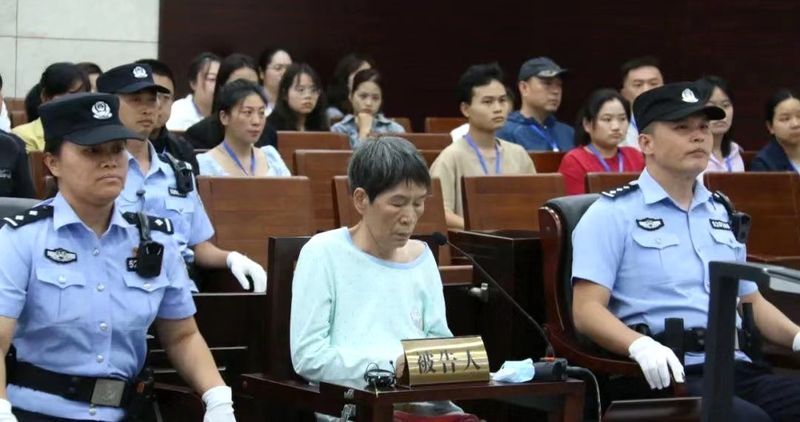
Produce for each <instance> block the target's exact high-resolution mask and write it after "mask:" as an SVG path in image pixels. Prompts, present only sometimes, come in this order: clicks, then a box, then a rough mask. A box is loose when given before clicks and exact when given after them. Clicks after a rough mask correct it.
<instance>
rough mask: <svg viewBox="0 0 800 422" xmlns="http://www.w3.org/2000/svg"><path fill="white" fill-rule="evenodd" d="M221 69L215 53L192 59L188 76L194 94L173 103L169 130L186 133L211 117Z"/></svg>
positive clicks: (202, 54) (199, 55)
mask: <svg viewBox="0 0 800 422" xmlns="http://www.w3.org/2000/svg"><path fill="white" fill-rule="evenodd" d="M219 67H220V58H219V56H217V55H216V54H214V53H209V52H204V53H200V54H198V55H197V56H196V57H195V58H194V59H192V62H191V63H190V64H189V72H188V73H187V75H186V78H187V79H188V80H189V88H190V89H191V90H192V93H191V94H189V95H187V96H186V97H184V98H181V99H179V100H177V101H175V102H174V103H172V111H171V113H170V118H169V120H168V121H167V129H168V130H173V131H185V130H186V129H188V128H189V127H190V126H192V125H193V124H195V123H197V122H199V121H200V120H203V118H204V117H208V116H210V115H211V108H212V105H213V104H212V103H213V101H214V86H215V84H216V82H217V72H218V71H219ZM173 95H174V93H173Z"/></svg>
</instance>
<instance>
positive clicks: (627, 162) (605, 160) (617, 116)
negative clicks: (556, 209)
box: [558, 89, 644, 195]
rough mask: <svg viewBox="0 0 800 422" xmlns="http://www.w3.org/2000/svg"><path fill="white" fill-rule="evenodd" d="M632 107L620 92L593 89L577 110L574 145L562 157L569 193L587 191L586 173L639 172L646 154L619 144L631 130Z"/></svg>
mask: <svg viewBox="0 0 800 422" xmlns="http://www.w3.org/2000/svg"><path fill="white" fill-rule="evenodd" d="M629 120H630V106H629V105H628V101H626V100H625V98H623V97H622V96H621V95H620V94H619V93H618V92H617V91H615V90H613V89H599V90H597V91H595V92H593V93H592V94H591V95H590V96H589V99H588V100H587V101H586V104H585V105H584V106H583V108H581V110H580V111H579V112H578V118H577V119H576V121H575V144H576V145H581V147H580V148H575V149H573V150H572V151H570V152H568V153H567V155H565V156H564V158H563V159H562V160H561V166H560V167H559V168H558V172H559V173H561V174H562V175H564V184H565V185H566V190H567V194H569V195H576V194H579V193H585V191H586V189H585V179H586V174H587V173H592V172H607V173H610V172H613V171H616V172H619V173H622V172H626V171H627V172H640V171H642V169H644V157H643V156H642V153H641V152H640V151H639V150H638V149H636V148H631V147H626V146H620V143H621V142H622V140H623V138H624V137H625V133H626V131H627V130H628V121H629Z"/></svg>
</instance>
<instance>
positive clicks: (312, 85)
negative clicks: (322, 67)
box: [267, 63, 329, 132]
mask: <svg viewBox="0 0 800 422" xmlns="http://www.w3.org/2000/svg"><path fill="white" fill-rule="evenodd" d="M320 87H321V84H320V80H319V75H317V72H315V71H314V69H312V68H311V66H309V65H307V64H305V63H294V64H292V65H291V66H289V68H288V69H286V73H285V74H284V75H283V78H281V84H280V87H279V89H278V102H277V103H276V104H275V109H274V110H272V113H271V114H270V115H269V117H268V118H267V123H268V125H270V126H272V128H274V129H275V130H288V131H298V132H304V131H317V132H322V131H327V130H328V129H329V127H328V119H327V118H326V117H325V97H324V96H323V94H322V91H321V89H320Z"/></svg>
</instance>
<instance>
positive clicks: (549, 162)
mask: <svg viewBox="0 0 800 422" xmlns="http://www.w3.org/2000/svg"><path fill="white" fill-rule="evenodd" d="M528 155H530V156H531V160H533V165H534V166H535V167H536V172H537V173H558V166H560V165H561V159H562V158H564V155H566V153H565V152H555V151H528Z"/></svg>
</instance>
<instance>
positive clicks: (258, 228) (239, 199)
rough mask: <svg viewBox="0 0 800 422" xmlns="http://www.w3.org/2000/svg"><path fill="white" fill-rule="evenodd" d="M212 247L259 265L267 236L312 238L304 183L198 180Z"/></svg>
mask: <svg viewBox="0 0 800 422" xmlns="http://www.w3.org/2000/svg"><path fill="white" fill-rule="evenodd" d="M197 189H198V192H199V193H200V196H201V197H202V199H203V203H204V204H205V208H206V212H207V213H208V216H209V218H210V219H211V222H212V223H213V224H214V229H215V232H216V233H215V234H214V241H215V243H216V245H217V246H219V247H221V248H223V249H231V250H236V251H239V252H241V253H243V254H246V255H248V256H249V257H251V258H252V259H253V260H255V261H256V262H258V263H260V264H262V265H264V264H266V262H267V250H266V248H267V238H268V237H269V236H298V235H311V234H314V209H313V205H312V195H311V182H310V181H309V180H308V178H307V177H303V176H299V177H263V178H261V177H203V176H201V177H198V178H197Z"/></svg>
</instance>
